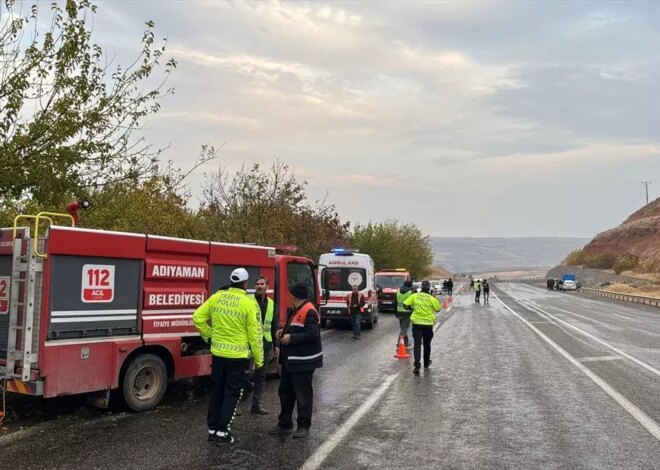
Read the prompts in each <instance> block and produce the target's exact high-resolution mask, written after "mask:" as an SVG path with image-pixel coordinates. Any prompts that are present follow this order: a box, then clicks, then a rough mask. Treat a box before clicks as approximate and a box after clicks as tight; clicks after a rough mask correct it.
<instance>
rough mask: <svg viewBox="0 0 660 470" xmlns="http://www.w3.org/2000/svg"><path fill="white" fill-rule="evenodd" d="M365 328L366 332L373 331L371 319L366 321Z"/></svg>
mask: <svg viewBox="0 0 660 470" xmlns="http://www.w3.org/2000/svg"><path fill="white" fill-rule="evenodd" d="M366 326H367V330H373V328H374V320H373V319H371V320H367V324H366Z"/></svg>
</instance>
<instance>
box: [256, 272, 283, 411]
mask: <svg viewBox="0 0 660 470" xmlns="http://www.w3.org/2000/svg"><path fill="white" fill-rule="evenodd" d="M255 288H256V293H255V294H254V295H253V296H251V297H252V298H253V299H254V301H255V302H256V303H257V306H258V307H259V312H260V317H259V318H260V319H261V323H262V329H263V332H264V338H263V344H264V366H263V367H261V368H258V369H257V368H255V370H254V373H253V375H252V379H253V381H254V390H253V391H252V411H251V412H252V413H254V414H259V415H267V414H268V411H266V410H265V409H264V407H263V406H262V404H261V397H262V395H263V392H264V384H265V382H266V372H267V371H268V364H269V363H270V361H271V359H273V353H274V351H273V350H274V348H273V337H274V336H275V330H276V327H277V322H275V321H273V316H274V312H275V302H273V299H271V298H270V297H268V278H267V277H266V276H259V277H257V283H256V285H255Z"/></svg>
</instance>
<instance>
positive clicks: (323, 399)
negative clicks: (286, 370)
mask: <svg viewBox="0 0 660 470" xmlns="http://www.w3.org/2000/svg"><path fill="white" fill-rule="evenodd" d="M495 294H496V295H497V297H498V298H499V300H498V299H497V298H495V297H494V296H493V297H491V302H490V305H488V306H484V305H483V304H476V303H475V302H474V300H473V299H472V298H471V296H470V295H468V294H464V295H457V296H456V297H455V301H454V303H453V305H452V308H451V309H450V310H449V311H443V312H442V313H441V314H440V315H439V318H440V319H441V322H440V323H439V328H438V329H437V331H436V333H435V338H434V340H433V354H432V359H433V365H432V366H431V368H430V369H428V370H423V371H422V374H421V375H420V376H414V375H413V374H412V361H411V360H395V359H394V358H393V357H392V355H393V353H394V347H395V342H396V335H397V333H398V322H397V321H396V319H395V318H394V317H393V316H392V315H390V314H383V315H381V317H380V323H379V324H378V325H377V326H376V327H375V328H374V330H364V331H363V334H362V339H361V340H359V341H355V340H353V339H352V338H351V331H350V328H349V327H348V326H345V327H339V328H333V329H326V330H323V333H322V335H323V336H322V337H323V347H324V355H325V359H324V364H325V366H324V367H323V368H322V369H320V370H318V371H317V372H316V374H315V378H314V386H315V408H314V417H313V425H312V430H311V434H310V436H309V437H308V438H307V439H305V440H301V441H295V440H292V439H291V438H290V437H287V436H276V437H273V436H269V435H267V434H266V431H267V430H268V429H269V428H270V427H272V426H273V425H274V424H275V422H276V414H277V410H278V400H277V381H276V380H272V381H268V382H267V384H266V392H265V397H266V403H265V406H266V408H267V409H269V410H270V411H271V414H270V415H268V416H255V415H251V414H249V412H248V411H249V404H250V402H249V401H247V402H245V403H243V404H242V410H243V415H242V416H241V417H239V418H237V421H236V423H235V427H234V430H235V432H236V434H237V436H238V437H239V439H240V443H239V444H238V445H236V446H235V447H232V448H226V447H225V448H218V447H214V446H211V445H209V444H207V443H206V441H205V439H206V426H205V417H206V405H207V402H206V400H207V396H206V390H207V389H208V385H207V384H201V385H200V384H198V385H197V386H195V387H190V388H189V389H186V388H185V387H181V386H179V387H176V388H175V390H176V392H174V393H170V394H168V398H167V400H166V402H165V404H164V405H163V406H160V407H159V408H158V409H156V410H154V411H152V412H148V413H141V414H134V413H119V414H117V413H104V412H100V411H99V412H96V411H88V412H87V413H86V415H85V416H84V417H83V418H82V419H79V418H78V417H75V416H71V415H64V416H63V417H62V418H60V419H58V420H52V421H48V422H44V423H43V424H40V425H38V426H33V427H31V428H29V429H26V430H24V431H20V432H17V433H13V434H9V435H6V436H2V437H0V462H5V461H8V462H12V463H17V464H18V463H20V468H86V469H87V468H90V469H91V468H136V469H137V468H166V469H168V468H172V469H174V468H176V469H181V468H185V469H191V470H192V469H261V468H263V469H269V470H274V469H289V468H291V469H293V468H301V467H302V468H305V469H308V470H310V469H315V468H324V469H325V468H328V469H333V468H337V469H358V468H388V469H389V468H395V469H396V468H400V469H408V468H413V467H415V468H418V469H427V468H428V469H435V468H598V469H601V468H645V469H651V468H658V462H660V440H659V439H660V434H659V435H658V436H654V434H653V431H654V430H655V428H654V427H653V426H654V425H655V426H656V427H657V423H658V422H660V376H659V375H658V374H656V373H655V372H654V371H656V370H657V369H658V368H660V311H655V310H652V309H644V308H640V307H638V306H634V307H632V306H631V307H629V306H625V305H621V304H613V303H607V302H602V301H595V300H592V299H588V298H582V297H580V296H579V295H575V294H568V293H557V292H546V291H544V290H542V289H537V288H534V287H531V286H525V285H516V284H502V285H500V286H499V287H498V288H497V289H495ZM500 300H501V302H500ZM562 322H564V323H562ZM575 328H578V329H575ZM548 340H549V341H548ZM551 343H552V344H551ZM553 344H554V346H553ZM613 348H614V349H613ZM572 361H573V362H572ZM580 367H582V369H581V368H580ZM584 369H586V372H585V370H584ZM594 377H596V379H598V380H596V379H594ZM613 394H614V395H613Z"/></svg>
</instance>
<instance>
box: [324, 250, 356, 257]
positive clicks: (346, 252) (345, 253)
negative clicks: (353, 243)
mask: <svg viewBox="0 0 660 470" xmlns="http://www.w3.org/2000/svg"><path fill="white" fill-rule="evenodd" d="M330 251H331V252H333V253H334V254H336V255H338V256H351V255H352V254H353V253H359V252H360V250H358V249H357V248H333V249H332V250H330Z"/></svg>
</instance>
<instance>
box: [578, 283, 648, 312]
mask: <svg viewBox="0 0 660 470" xmlns="http://www.w3.org/2000/svg"><path fill="white" fill-rule="evenodd" d="M579 292H581V293H583V294H587V295H593V296H595V297H602V298H605V299H611V300H618V301H620V302H630V303H634V304H641V305H647V306H649V307H656V308H660V299H658V298H655V297H644V296H641V295H630V294H620V293H618V292H609V291H604V290H599V289H590V288H588V287H582V288H581V289H580V290H579Z"/></svg>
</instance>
